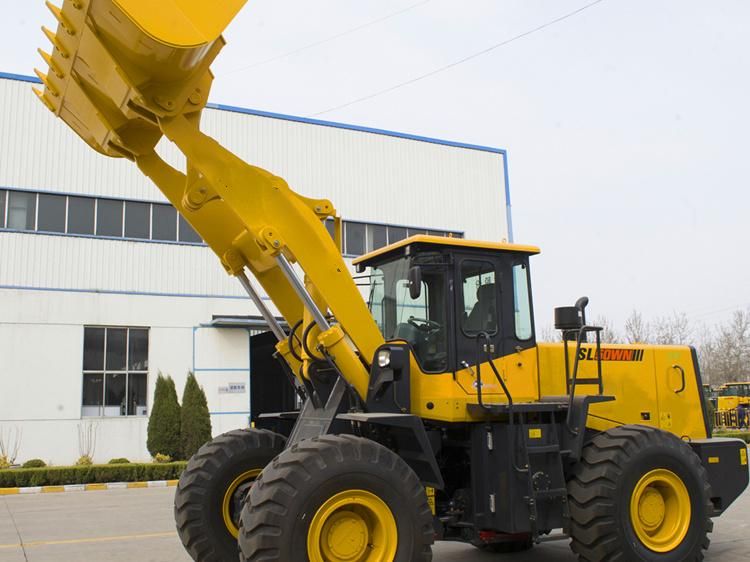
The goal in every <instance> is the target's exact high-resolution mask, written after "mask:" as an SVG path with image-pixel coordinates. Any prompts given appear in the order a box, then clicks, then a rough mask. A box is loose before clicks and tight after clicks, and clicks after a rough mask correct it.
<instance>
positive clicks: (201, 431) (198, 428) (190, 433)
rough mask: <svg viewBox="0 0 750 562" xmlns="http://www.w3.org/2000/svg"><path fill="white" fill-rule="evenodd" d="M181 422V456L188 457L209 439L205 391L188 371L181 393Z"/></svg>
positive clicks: (209, 419) (209, 428) (209, 421)
mask: <svg viewBox="0 0 750 562" xmlns="http://www.w3.org/2000/svg"><path fill="white" fill-rule="evenodd" d="M181 422H182V423H181V429H180V431H181V434H180V437H181V442H182V443H181V444H182V455H183V456H182V458H184V459H189V458H190V457H192V456H193V455H194V454H195V453H197V452H198V449H200V448H201V447H202V446H203V445H204V444H205V443H207V442H208V441H210V440H211V416H210V414H209V413H208V402H207V401H206V393H205V392H203V388H201V386H200V385H199V384H198V381H197V380H196V378H195V375H194V374H193V373H188V378H187V381H186V382H185V390H184V391H183V393H182V420H181Z"/></svg>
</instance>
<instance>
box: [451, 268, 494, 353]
mask: <svg viewBox="0 0 750 562" xmlns="http://www.w3.org/2000/svg"><path fill="white" fill-rule="evenodd" d="M466 262H475V263H486V264H489V265H490V266H491V268H492V270H491V271H492V273H493V274H494V277H495V281H494V283H493V284H494V285H495V315H496V319H495V330H494V331H492V332H486V334H487V335H488V336H490V337H495V336H497V335H498V334H499V333H500V325H501V323H502V312H503V311H502V306H501V304H502V302H501V301H502V296H501V295H500V294H499V291H498V282H499V279H500V272H499V271H498V268H497V263H496V262H495V261H494V260H489V259H487V258H483V257H478V256H476V257H475V256H466V257H464V258H461V260H460V261H459V264H458V276H459V277H458V278H459V279H461V283H457V285H460V286H461V298H460V299H457V303H458V304H459V306H460V307H461V311H462V312H465V309H466V295H465V293H464V285H465V279H464V264H465V263H466ZM480 275H481V274H480ZM477 302H479V301H477ZM456 320H457V322H458V324H459V326H460V330H461V333H462V334H463V335H464V336H466V337H467V338H469V339H472V340H476V338H477V336H478V335H479V334H481V333H482V330H479V331H477V332H473V331H467V330H466V329H465V325H464V318H463V314H461V315H460V317H459V318H457V319H456Z"/></svg>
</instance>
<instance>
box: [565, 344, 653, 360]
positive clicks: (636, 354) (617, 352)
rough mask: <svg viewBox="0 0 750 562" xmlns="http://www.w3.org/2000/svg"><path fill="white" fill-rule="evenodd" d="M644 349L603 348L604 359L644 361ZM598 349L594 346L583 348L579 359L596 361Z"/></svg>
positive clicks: (602, 356)
mask: <svg viewBox="0 0 750 562" xmlns="http://www.w3.org/2000/svg"><path fill="white" fill-rule="evenodd" d="M643 353H644V350H643V349H611V348H604V349H602V350H601V359H602V361H643ZM597 359H598V357H597V353H596V349H595V348H593V347H589V348H585V349H581V350H580V351H579V352H578V360H579V361H596V360H597Z"/></svg>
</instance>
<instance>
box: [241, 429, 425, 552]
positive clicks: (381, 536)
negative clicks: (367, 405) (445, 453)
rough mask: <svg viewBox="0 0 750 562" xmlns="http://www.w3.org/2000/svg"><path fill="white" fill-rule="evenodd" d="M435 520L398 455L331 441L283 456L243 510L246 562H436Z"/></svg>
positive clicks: (361, 442) (309, 443)
mask: <svg viewBox="0 0 750 562" xmlns="http://www.w3.org/2000/svg"><path fill="white" fill-rule="evenodd" d="M434 535H435V532H434V529H433V525H432V513H431V511H430V506H429V505H428V503H427V495H426V493H425V489H424V487H423V486H422V484H421V483H420V481H419V479H418V478H417V476H416V474H415V473H414V471H413V470H412V469H411V468H409V466H408V465H407V464H406V463H405V462H404V461H403V459H401V458H400V457H399V456H398V455H396V454H395V453H394V452H392V451H391V450H389V449H387V448H385V447H383V446H382V445H380V444H378V443H376V442H374V441H371V440H369V439H363V438H361V437H355V436H352V435H327V436H323V437H319V438H314V439H309V440H305V441H302V442H300V443H298V444H297V445H295V446H293V447H291V448H290V449H287V450H286V451H284V452H283V453H282V454H281V455H279V456H278V457H277V458H276V459H274V461H273V462H272V463H271V464H270V465H269V466H268V467H267V468H266V469H265V470H264V471H263V474H262V475H261V476H260V478H258V480H257V482H256V483H255V485H254V486H253V487H252V489H251V490H250V494H249V496H248V498H247V502H246V504H245V507H244V509H243V511H242V521H241V527H240V537H239V544H240V550H241V553H242V554H241V556H240V560H241V561H243V562H251V561H253V562H254V561H256V560H267V561H280V562H282V561H283V562H307V561H308V560H309V561H310V562H343V561H349V560H356V561H357V562H429V561H430V560H432V549H431V545H432V543H433V541H434Z"/></svg>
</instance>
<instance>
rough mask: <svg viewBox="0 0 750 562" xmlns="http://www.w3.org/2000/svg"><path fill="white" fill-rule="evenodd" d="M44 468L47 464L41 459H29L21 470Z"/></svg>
mask: <svg viewBox="0 0 750 562" xmlns="http://www.w3.org/2000/svg"><path fill="white" fill-rule="evenodd" d="M45 466H47V463H46V462H44V461H43V460H42V459H29V460H27V461H26V462H25V463H23V466H22V468H44V467H45Z"/></svg>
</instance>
